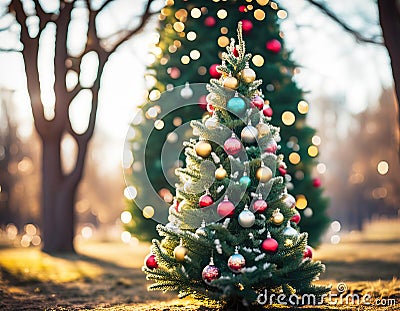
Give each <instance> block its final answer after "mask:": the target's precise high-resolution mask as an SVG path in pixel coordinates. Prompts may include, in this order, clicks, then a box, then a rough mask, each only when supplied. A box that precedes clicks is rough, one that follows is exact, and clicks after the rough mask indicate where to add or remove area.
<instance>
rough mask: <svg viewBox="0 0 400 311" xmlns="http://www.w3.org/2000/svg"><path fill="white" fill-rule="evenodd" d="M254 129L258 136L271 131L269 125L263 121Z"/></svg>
mask: <svg viewBox="0 0 400 311" xmlns="http://www.w3.org/2000/svg"><path fill="white" fill-rule="evenodd" d="M256 129H257V131H258V138H261V137H264V136H266V135H268V134H269V133H270V131H271V130H270V129H269V126H268V125H267V124H265V123H258V124H257V126H256Z"/></svg>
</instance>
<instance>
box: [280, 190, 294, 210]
mask: <svg viewBox="0 0 400 311" xmlns="http://www.w3.org/2000/svg"><path fill="white" fill-rule="evenodd" d="M282 201H283V203H285V205H286V206H287V207H288V208H293V207H295V206H296V199H295V198H294V197H293V196H292V195H290V194H288V193H287V194H285V195H284V196H283V199H282Z"/></svg>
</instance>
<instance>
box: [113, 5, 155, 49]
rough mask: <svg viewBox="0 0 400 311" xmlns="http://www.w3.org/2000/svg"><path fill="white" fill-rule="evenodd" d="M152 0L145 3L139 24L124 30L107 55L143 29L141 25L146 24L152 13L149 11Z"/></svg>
mask: <svg viewBox="0 0 400 311" xmlns="http://www.w3.org/2000/svg"><path fill="white" fill-rule="evenodd" d="M153 1H154V0H148V1H147V4H146V8H145V10H144V12H143V15H142V18H141V20H140V23H139V25H138V26H137V27H136V28H134V29H132V30H129V31H127V32H126V34H125V35H124V36H122V37H121V38H120V39H119V40H118V41H117V43H116V44H115V45H114V47H113V48H112V49H111V50H109V51H108V52H107V53H108V55H111V54H112V53H114V52H115V51H116V49H117V48H118V47H119V46H120V45H121V44H122V43H124V42H126V41H127V40H129V39H130V38H131V37H132V36H134V35H135V34H137V33H138V32H139V31H141V30H142V29H143V27H144V26H145V25H146V23H147V22H148V20H149V18H150V17H151V16H152V15H153V14H152V12H150V6H151V4H152V3H153Z"/></svg>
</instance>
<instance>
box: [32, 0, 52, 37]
mask: <svg viewBox="0 0 400 311" xmlns="http://www.w3.org/2000/svg"><path fill="white" fill-rule="evenodd" d="M33 2H34V3H35V10H36V14H37V16H38V17H39V36H40V33H41V32H42V30H43V29H44V28H45V27H46V25H47V23H48V22H49V21H50V20H51V15H52V14H49V13H46V12H45V11H44V10H43V8H42V6H41V5H40V3H39V0H33Z"/></svg>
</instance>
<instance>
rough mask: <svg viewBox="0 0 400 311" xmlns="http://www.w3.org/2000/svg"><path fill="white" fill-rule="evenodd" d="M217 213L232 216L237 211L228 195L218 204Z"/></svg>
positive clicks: (222, 215)
mask: <svg viewBox="0 0 400 311" xmlns="http://www.w3.org/2000/svg"><path fill="white" fill-rule="evenodd" d="M217 213H218V215H219V216H221V217H232V216H233V214H234V213H235V205H233V203H232V202H231V201H229V200H228V197H227V196H226V197H225V198H224V200H223V201H222V202H221V203H219V204H218V206H217Z"/></svg>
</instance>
